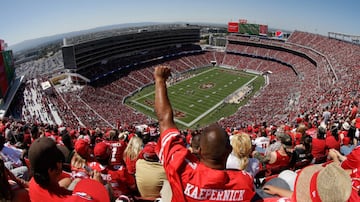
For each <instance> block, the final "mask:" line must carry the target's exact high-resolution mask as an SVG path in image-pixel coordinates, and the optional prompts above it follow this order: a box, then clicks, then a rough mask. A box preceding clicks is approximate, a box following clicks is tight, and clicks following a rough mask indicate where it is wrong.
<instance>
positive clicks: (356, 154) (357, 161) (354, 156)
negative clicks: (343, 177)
mask: <svg viewBox="0 0 360 202" xmlns="http://www.w3.org/2000/svg"><path fill="white" fill-rule="evenodd" d="M341 167H342V168H344V169H360V146H357V147H355V148H354V149H353V150H352V151H351V153H350V154H348V155H347V156H346V159H345V160H344V161H343V162H341Z"/></svg>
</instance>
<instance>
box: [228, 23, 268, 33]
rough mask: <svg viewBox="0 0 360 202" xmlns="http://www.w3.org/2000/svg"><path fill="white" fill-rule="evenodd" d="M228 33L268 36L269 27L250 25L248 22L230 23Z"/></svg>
mask: <svg viewBox="0 0 360 202" xmlns="http://www.w3.org/2000/svg"><path fill="white" fill-rule="evenodd" d="M228 32H229V33H240V34H249V35H267V34H268V26H267V25H260V24H249V23H247V21H246V22H245V23H244V20H242V21H240V22H229V23H228Z"/></svg>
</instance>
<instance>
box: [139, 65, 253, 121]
mask: <svg viewBox="0 0 360 202" xmlns="http://www.w3.org/2000/svg"><path fill="white" fill-rule="evenodd" d="M212 70H214V69H209V70H206V71H204V72H201V73H200V74H198V75H201V74H204V73H206V72H209V71H212ZM191 78H192V77H190V78H188V79H191ZM257 78H258V76H255V77H253V78H252V79H251V80H250V81H248V82H247V83H245V84H244V85H242V86H241V87H240V88H239V89H237V90H236V91H238V90H240V89H241V88H243V87H244V86H247V85H248V84H250V83H252V82H253V81H254V80H255V79H257ZM188 79H185V80H182V81H180V82H178V83H181V82H183V81H186V80H188ZM178 83H177V84H178ZM234 92H235V91H234ZM154 93H155V92H150V93H148V94H146V95H143V96H141V97H140V98H137V99H134V100H133V101H132V102H134V103H136V104H138V105H140V106H142V107H144V108H145V109H148V110H150V111H152V112H154V109H153V108H151V107H149V106H147V105H144V104H142V103H139V102H138V100H139V99H142V98H145V97H147V96H149V95H152V94H154ZM223 102H224V99H223V100H221V101H220V102H218V103H217V104H215V105H214V106H213V107H211V108H210V109H208V110H207V111H205V112H204V113H202V114H201V115H199V116H198V117H197V118H195V119H194V120H192V121H191V122H190V123H186V122H183V121H181V120H179V119H176V118H174V121H175V122H177V123H180V124H182V125H184V126H186V127H190V126H192V125H194V124H195V123H196V122H198V121H199V120H200V119H202V118H204V117H205V116H207V115H208V114H210V113H211V112H212V111H213V110H214V109H216V108H217V107H219V106H220V105H221V104H222V103H223Z"/></svg>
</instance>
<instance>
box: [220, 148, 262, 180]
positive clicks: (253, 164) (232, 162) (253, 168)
mask: <svg viewBox="0 0 360 202" xmlns="http://www.w3.org/2000/svg"><path fill="white" fill-rule="evenodd" d="M239 168H240V159H239V158H238V157H236V156H235V155H234V153H232V152H231V153H230V154H229V156H228V158H227V161H226V169H237V170H240V169H239ZM245 171H246V172H248V173H250V175H251V176H253V177H254V176H255V175H256V173H258V172H259V160H258V159H255V158H249V164H248V166H247V168H246V169H245Z"/></svg>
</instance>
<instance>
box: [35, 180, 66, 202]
mask: <svg viewBox="0 0 360 202" xmlns="http://www.w3.org/2000/svg"><path fill="white" fill-rule="evenodd" d="M52 190H54V192H55V193H50V192H49V191H48V190H47V189H44V188H42V187H41V186H40V185H39V184H38V183H36V182H35V180H34V178H31V180H30V182H29V196H30V200H31V201H36V202H48V201H51V202H62V201H64V200H65V199H67V198H69V197H71V191H68V190H67V189H65V188H62V187H60V186H58V187H52Z"/></svg>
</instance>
